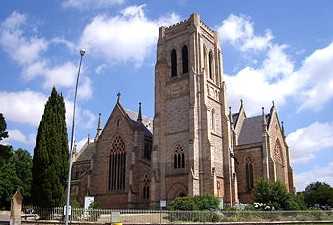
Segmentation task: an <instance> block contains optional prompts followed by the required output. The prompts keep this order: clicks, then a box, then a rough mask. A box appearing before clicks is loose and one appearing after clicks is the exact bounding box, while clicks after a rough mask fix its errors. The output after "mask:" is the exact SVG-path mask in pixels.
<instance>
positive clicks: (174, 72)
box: [171, 49, 177, 77]
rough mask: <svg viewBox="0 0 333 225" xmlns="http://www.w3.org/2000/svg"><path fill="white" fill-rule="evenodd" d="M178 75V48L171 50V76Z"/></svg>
mask: <svg viewBox="0 0 333 225" xmlns="http://www.w3.org/2000/svg"><path fill="white" fill-rule="evenodd" d="M176 76H177V52H176V49H172V51H171V77H176Z"/></svg>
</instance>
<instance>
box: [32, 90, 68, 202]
mask: <svg viewBox="0 0 333 225" xmlns="http://www.w3.org/2000/svg"><path fill="white" fill-rule="evenodd" d="M65 112H66V110H65V102H64V99H63V97H62V95H59V94H58V93H57V91H56V89H55V88H54V87H53V89H52V92H51V96H50V97H49V98H48V100H47V102H46V104H45V108H44V113H43V116H42V119H41V121H40V123H39V127H38V132H37V137H36V147H35V149H34V156H33V168H32V187H31V195H32V196H31V197H32V203H33V204H34V206H39V207H43V208H50V207H56V206H60V205H62V203H63V202H64V199H65V189H66V183H67V173H68V157H69V154H68V139H67V128H66V117H65Z"/></svg>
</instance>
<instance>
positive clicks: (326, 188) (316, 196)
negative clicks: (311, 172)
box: [304, 182, 333, 207]
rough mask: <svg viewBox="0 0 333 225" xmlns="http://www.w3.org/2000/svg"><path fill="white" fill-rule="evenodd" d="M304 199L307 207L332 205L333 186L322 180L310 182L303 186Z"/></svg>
mask: <svg viewBox="0 0 333 225" xmlns="http://www.w3.org/2000/svg"><path fill="white" fill-rule="evenodd" d="M304 201H305V203H306V205H307V206H308V207H314V206H315V205H320V206H324V205H328V206H331V207H333V188H332V187H331V186H330V185H328V184H326V183H323V182H314V183H311V184H309V185H308V186H307V187H306V188H305V191H304Z"/></svg>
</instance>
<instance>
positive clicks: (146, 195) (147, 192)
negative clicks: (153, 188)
mask: <svg viewBox="0 0 333 225" xmlns="http://www.w3.org/2000/svg"><path fill="white" fill-rule="evenodd" d="M149 186H150V182H149V179H148V176H147V175H145V178H144V180H143V190H142V196H143V199H144V200H149V198H150V190H149Z"/></svg>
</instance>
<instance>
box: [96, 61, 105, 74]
mask: <svg viewBox="0 0 333 225" xmlns="http://www.w3.org/2000/svg"><path fill="white" fill-rule="evenodd" d="M106 68H107V65H106V64H104V63H103V64H101V65H98V66H97V67H96V69H95V73H96V74H102V73H103V72H104V71H105V69H106Z"/></svg>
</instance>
